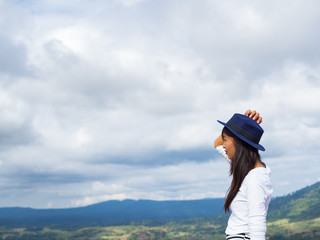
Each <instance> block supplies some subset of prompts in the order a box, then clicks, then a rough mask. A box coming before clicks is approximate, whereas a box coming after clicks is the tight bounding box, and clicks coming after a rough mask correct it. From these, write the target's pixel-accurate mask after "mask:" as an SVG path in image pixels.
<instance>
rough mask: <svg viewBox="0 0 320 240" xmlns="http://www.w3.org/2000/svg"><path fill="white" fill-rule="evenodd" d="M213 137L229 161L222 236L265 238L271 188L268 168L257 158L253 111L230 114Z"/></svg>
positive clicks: (257, 137)
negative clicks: (226, 218)
mask: <svg viewBox="0 0 320 240" xmlns="http://www.w3.org/2000/svg"><path fill="white" fill-rule="evenodd" d="M218 122H219V123H221V124H222V125H224V128H223V130H222V134H221V135H220V136H219V137H218V138H217V139H216V140H215V142H214V145H215V148H216V149H217V150H218V151H219V153H221V154H222V155H223V156H224V157H225V158H227V159H229V161H230V175H232V182H231V186H230V188H229V190H228V193H227V196H226V200H225V204H224V210H225V212H229V211H230V210H231V215H230V217H229V221H228V226H227V229H226V235H227V237H226V239H230V240H231V239H232V240H237V239H250V240H265V234H266V229H267V228H266V216H267V211H268V206H269V202H270V198H271V194H272V192H273V189H272V185H271V182H270V169H269V168H268V167H267V166H266V165H265V164H264V163H263V162H262V161H261V158H260V154H259V151H258V150H261V151H264V150H265V149H264V147H263V146H262V145H260V144H259V142H260V139H261V136H262V134H263V129H262V128H261V127H260V125H259V124H260V123H261V122H262V118H261V117H260V115H259V113H257V112H256V111H251V110H248V111H246V113H245V114H244V115H242V114H237V113H236V114H234V115H233V117H232V118H231V119H230V120H229V121H228V122H227V123H224V122H221V121H219V120H218Z"/></svg>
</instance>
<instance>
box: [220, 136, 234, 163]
mask: <svg viewBox="0 0 320 240" xmlns="http://www.w3.org/2000/svg"><path fill="white" fill-rule="evenodd" d="M222 139H223V145H222V146H223V148H224V150H225V151H226V154H227V156H228V158H229V159H230V160H233V159H234V156H235V153H236V147H235V144H234V139H233V138H232V137H230V136H228V135H226V134H222Z"/></svg>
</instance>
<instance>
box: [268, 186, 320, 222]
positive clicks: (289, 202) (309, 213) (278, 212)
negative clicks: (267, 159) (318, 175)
mask: <svg viewBox="0 0 320 240" xmlns="http://www.w3.org/2000/svg"><path fill="white" fill-rule="evenodd" d="M319 217H320V182H317V183H315V184H313V185H311V186H308V187H305V188H303V189H301V190H298V191H296V192H294V193H291V194H289V195H286V196H283V197H278V198H275V199H273V200H272V201H271V202H270V206H269V211H268V220H269V221H275V220H278V219H284V218H286V219H290V221H300V220H308V219H314V218H319Z"/></svg>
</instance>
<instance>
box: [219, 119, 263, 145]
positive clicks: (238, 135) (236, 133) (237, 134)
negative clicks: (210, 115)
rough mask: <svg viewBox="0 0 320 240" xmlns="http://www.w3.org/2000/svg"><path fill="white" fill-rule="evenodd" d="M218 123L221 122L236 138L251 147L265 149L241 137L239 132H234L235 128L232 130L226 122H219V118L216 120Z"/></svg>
mask: <svg viewBox="0 0 320 240" xmlns="http://www.w3.org/2000/svg"><path fill="white" fill-rule="evenodd" d="M217 121H218V123H220V124H222V125H223V126H225V127H226V128H228V129H229V130H230V131H231V132H232V133H233V134H234V135H236V136H237V137H238V138H240V139H241V140H242V141H244V142H246V143H248V144H249V145H251V146H252V147H254V148H256V149H258V150H261V151H265V148H264V147H263V146H262V145H260V144H257V143H254V142H252V141H250V140H249V139H247V138H245V137H243V136H242V135H241V134H239V133H238V132H236V131H235V130H233V129H232V128H231V127H229V126H228V125H227V124H226V123H224V122H221V121H219V120H217Z"/></svg>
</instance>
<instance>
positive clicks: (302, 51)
mask: <svg viewBox="0 0 320 240" xmlns="http://www.w3.org/2000/svg"><path fill="white" fill-rule="evenodd" d="M319 13H320V2H318V1H316V0H313V1H302V0H297V1H288V0H283V1H277V2H270V1H259V2H255V1H242V2H241V3H239V2H237V1H228V2H220V1H209V0H201V1H191V0H190V1H188V0H187V1H183V2H181V1H177V0H173V1H172V0H170V1H169V0H164V1H159V0H132V1H129V0H110V1H102V0H94V1H87V0H82V1H80V0H73V1H68V2H66V1H60V0H55V1H49V0H45V1H40V2H39V1H32V0H25V1H5V0H0V16H1V17H0V27H1V33H0V53H1V59H0V114H1V118H0V192H1V196H2V197H1V201H0V206H30V207H36V208H46V207H55V208H56V207H74V206H83V205H87V204H91V203H95V202H99V201H105V200H109V199H126V198H131V199H154V200H164V199H197V198H208V197H224V195H225V193H226V191H227V188H228V186H229V182H230V178H229V177H228V170H229V169H228V163H227V162H226V161H225V160H224V159H222V158H221V157H220V156H218V154H217V153H216V152H215V151H214V149H213V141H214V138H215V137H216V136H217V135H218V134H219V133H220V131H221V125H220V124H218V123H217V122H216V120H217V119H219V120H222V121H227V120H228V119H229V118H230V117H231V116H232V114H233V113H234V112H240V113H242V112H244V111H245V110H247V109H248V108H251V109H257V110H258V111H259V112H261V114H262V116H263V119H264V121H263V123H262V127H263V128H264V129H265V134H264V137H263V139H262V145H264V146H265V148H266V152H265V153H262V157H263V159H264V161H265V162H266V163H267V164H268V165H269V167H270V168H271V170H272V181H273V184H274V189H275V192H274V195H275V196H279V195H283V194H287V193H290V192H292V191H294V190H297V189H299V188H301V187H304V186H306V185H309V184H312V183H314V182H315V181H319V180H320V178H319V172H320V164H319V153H320V150H319V149H320V146H319V145H320V143H319V137H320V116H319V115H320V104H319V100H320V98H319V93H320V61H319V56H320V55H319V51H320V50H319V47H318V43H319V41H320V39H319V38H320V37H319V36H320V31H319V29H320V26H319V25H320V14H319Z"/></svg>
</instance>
